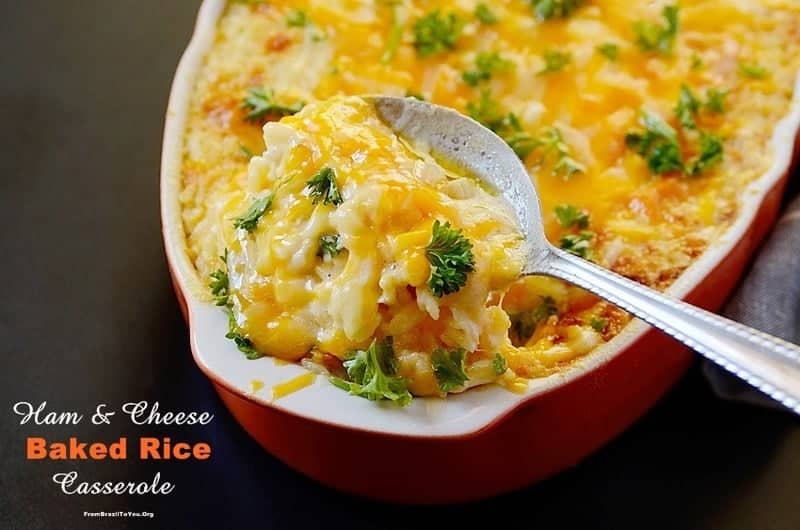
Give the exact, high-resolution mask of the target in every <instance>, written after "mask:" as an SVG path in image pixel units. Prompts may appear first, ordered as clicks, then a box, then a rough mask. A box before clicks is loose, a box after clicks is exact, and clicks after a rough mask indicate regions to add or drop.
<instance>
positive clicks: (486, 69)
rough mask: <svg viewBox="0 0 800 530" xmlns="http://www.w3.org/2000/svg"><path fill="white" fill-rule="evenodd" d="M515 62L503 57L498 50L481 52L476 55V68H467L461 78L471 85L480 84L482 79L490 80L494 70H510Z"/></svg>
mask: <svg viewBox="0 0 800 530" xmlns="http://www.w3.org/2000/svg"><path fill="white" fill-rule="evenodd" d="M512 68H514V63H513V62H512V61H509V60H508V59H503V58H502V57H501V56H500V54H499V53H498V52H481V53H479V54H478V55H477V56H476V57H475V70H467V71H466V72H464V73H463V74H462V75H461V78H462V79H463V80H464V82H465V83H467V84H468V85H470V86H478V83H480V82H481V81H488V80H489V78H491V77H492V73H494V72H508V71H509V70H511V69H512Z"/></svg>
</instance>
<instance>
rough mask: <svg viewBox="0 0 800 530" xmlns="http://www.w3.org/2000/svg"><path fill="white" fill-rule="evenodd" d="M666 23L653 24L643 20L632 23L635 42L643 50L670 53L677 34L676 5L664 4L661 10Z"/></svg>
mask: <svg viewBox="0 0 800 530" xmlns="http://www.w3.org/2000/svg"><path fill="white" fill-rule="evenodd" d="M661 14H662V15H663V17H664V19H665V21H666V25H663V26H662V25H661V24H654V23H652V22H647V21H644V20H639V21H637V22H634V23H633V31H634V32H635V33H636V42H637V43H638V44H639V46H640V47H641V48H642V49H643V50H647V51H657V52H661V53H670V52H671V51H672V46H673V44H674V43H675V37H676V36H677V35H678V27H679V23H678V6H676V5H673V6H665V7H664V10H663V11H662V12H661Z"/></svg>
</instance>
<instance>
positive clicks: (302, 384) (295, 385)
mask: <svg viewBox="0 0 800 530" xmlns="http://www.w3.org/2000/svg"><path fill="white" fill-rule="evenodd" d="M316 378H317V374H315V373H314V372H306V373H304V374H300V375H298V376H295V377H293V378H291V379H289V380H288V381H284V382H283V383H278V384H276V385H272V399H273V400H275V399H280V398H282V397H285V396H288V395H289V394H292V393H294V392H297V391H298V390H302V389H304V388H306V387H307V386H310V385H311V384H313V383H314V380H315V379H316Z"/></svg>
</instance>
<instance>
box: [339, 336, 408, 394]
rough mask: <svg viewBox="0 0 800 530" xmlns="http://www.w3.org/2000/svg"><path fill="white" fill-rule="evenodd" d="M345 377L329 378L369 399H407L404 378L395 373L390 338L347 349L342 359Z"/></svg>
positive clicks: (349, 390) (344, 388)
mask: <svg viewBox="0 0 800 530" xmlns="http://www.w3.org/2000/svg"><path fill="white" fill-rule="evenodd" d="M343 364H344V369H345V371H346V372H347V380H345V379H342V378H339V377H331V379H330V381H331V383H333V384H334V385H335V386H337V387H339V388H341V389H343V390H347V391H348V392H350V393H351V394H352V395H354V396H359V397H363V398H365V399H369V400H370V401H380V400H384V399H387V400H390V401H394V402H395V403H397V404H398V405H400V406H405V405H408V404H409V403H410V402H411V393H410V392H409V391H408V387H407V386H406V381H405V379H403V378H402V377H398V376H397V375H396V374H397V362H396V361H395V358H394V351H393V349H392V338H391V337H387V338H386V339H384V340H383V341H381V342H378V341H377V340H373V341H372V344H371V345H370V347H369V348H368V349H366V350H356V351H353V352H350V353H349V354H348V355H347V358H346V359H345V361H344V363H343Z"/></svg>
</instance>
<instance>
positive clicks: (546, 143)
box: [536, 127, 586, 179]
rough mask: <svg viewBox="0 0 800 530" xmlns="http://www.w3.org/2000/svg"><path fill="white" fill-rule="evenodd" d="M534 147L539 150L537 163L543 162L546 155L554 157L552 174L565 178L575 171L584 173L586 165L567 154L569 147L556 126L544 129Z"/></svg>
mask: <svg viewBox="0 0 800 530" xmlns="http://www.w3.org/2000/svg"><path fill="white" fill-rule="evenodd" d="M536 149H537V150H539V151H540V153H541V154H540V157H539V160H538V162H537V163H538V164H541V163H543V162H544V161H545V160H546V159H547V158H548V157H551V156H554V157H555V164H553V169H552V174H553V175H556V176H558V175H560V176H562V177H563V178H565V179H568V178H570V177H571V176H572V175H574V174H575V173H585V172H586V167H585V166H584V165H583V164H581V163H580V162H578V161H577V160H575V159H574V158H572V157H571V156H569V147H568V146H567V144H566V143H565V142H564V138H563V137H562V136H561V131H559V130H558V129H557V128H556V127H551V128H549V129H547V130H545V132H544V134H542V136H541V137H540V138H539V139H538V140H537V141H536Z"/></svg>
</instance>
